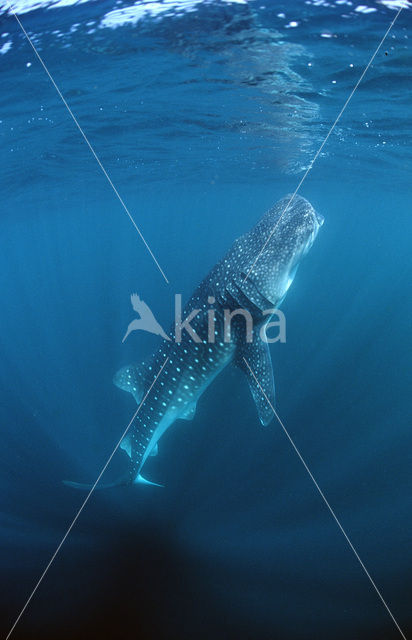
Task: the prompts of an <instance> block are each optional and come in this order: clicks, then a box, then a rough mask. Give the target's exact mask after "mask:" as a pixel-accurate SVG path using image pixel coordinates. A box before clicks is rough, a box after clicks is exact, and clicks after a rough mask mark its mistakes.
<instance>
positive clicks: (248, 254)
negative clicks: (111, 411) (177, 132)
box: [114, 196, 323, 483]
mask: <svg viewBox="0 0 412 640" xmlns="http://www.w3.org/2000/svg"><path fill="white" fill-rule="evenodd" d="M290 200H291V196H286V197H285V198H283V199H282V200H280V201H279V202H277V203H276V204H275V206H274V207H272V209H270V210H269V211H268V212H267V213H266V214H265V215H264V216H263V217H262V218H261V220H260V221H259V222H258V223H257V224H256V226H255V227H253V228H252V230H251V231H249V232H248V233H246V234H244V235H243V236H241V237H240V238H238V239H237V240H236V241H235V242H234V244H233V246H232V248H231V249H230V250H229V252H228V253H227V254H226V256H225V257H224V258H223V259H222V260H221V261H220V262H218V263H217V265H216V266H215V267H214V268H213V269H212V270H211V271H210V273H209V274H208V275H207V276H206V278H205V279H204V280H203V281H202V282H201V283H200V285H199V286H198V287H197V288H196V289H195V291H194V293H193V295H192V296H191V298H190V300H189V301H188V303H187V304H186V306H185V308H184V311H183V315H182V317H183V318H187V317H188V316H189V315H190V313H191V312H192V311H193V310H194V309H199V310H200V311H199V312H198V313H197V315H196V316H195V317H194V319H193V320H191V321H190V325H191V327H192V328H193V330H194V331H195V332H196V334H197V335H198V336H199V338H200V340H201V342H195V341H194V339H193V337H192V336H191V335H190V334H189V332H188V331H182V332H181V341H180V342H176V340H175V326H174V325H173V326H172V328H171V330H170V332H169V337H170V341H166V340H163V342H162V344H161V346H160V347H159V349H158V350H157V352H156V353H155V354H154V355H153V357H152V359H151V360H150V362H148V363H141V364H140V365H129V366H126V367H123V368H122V369H120V371H118V372H117V374H116V375H115V377H114V383H115V384H116V385H117V386H118V387H120V388H121V389H123V390H125V391H129V392H130V393H132V395H133V396H134V398H135V400H136V402H137V403H140V402H141V400H142V398H143V397H144V395H145V393H146V391H147V389H148V388H149V387H150V385H151V384H152V383H153V381H154V380H155V377H156V376H157V375H158V373H159V370H160V369H161V367H162V365H164V367H163V369H162V371H161V373H160V375H159V377H158V379H157V380H156V382H155V384H154V385H153V388H152V389H151V392H150V394H149V395H148V397H147V399H146V400H145V402H144V404H143V405H142V407H141V410H140V412H139V414H138V415H137V416H136V418H135V420H134V423H133V424H132V426H131V427H130V429H129V432H128V434H127V435H126V437H125V438H124V440H123V442H122V444H121V447H122V448H123V449H124V450H125V451H126V452H127V453H128V455H129V456H130V468H129V474H128V482H130V483H133V482H148V481H146V480H145V479H144V478H143V477H142V476H141V473H140V472H141V470H142V467H143V465H144V463H145V461H146V459H147V457H148V456H149V455H155V454H156V453H157V442H158V440H159V439H160V438H161V436H162V435H163V434H164V432H165V431H166V429H168V428H169V427H170V426H171V425H172V424H173V423H174V422H175V420H177V419H179V418H183V419H186V420H191V419H192V418H193V417H194V415H195V411H196V403H197V401H198V399H199V398H200V396H201V395H202V393H203V392H204V391H205V389H206V388H207V387H208V386H209V384H210V383H211V382H212V380H213V379H214V378H215V377H216V376H217V375H218V374H219V373H220V372H221V371H222V370H223V369H224V368H225V367H226V366H227V365H228V364H229V363H230V362H234V363H235V365H236V366H238V367H239V368H240V369H241V370H242V371H243V372H244V373H245V375H246V376H247V379H248V382H249V386H250V389H251V391H252V396H253V398H254V400H255V403H256V407H257V410H258V415H259V418H260V421H261V423H262V424H263V425H267V424H268V423H269V422H270V420H271V419H272V417H273V412H272V410H271V408H270V406H269V405H268V403H267V401H266V400H265V398H264V397H263V395H262V392H261V390H260V389H259V387H258V385H257V384H256V382H255V380H254V378H253V376H252V375H251V373H250V371H249V369H248V367H247V366H246V364H245V360H244V359H246V360H247V362H248V363H249V365H250V367H251V368H252V370H253V372H254V373H255V375H256V377H257V379H258V380H259V383H260V385H261V386H262V388H263V390H264V392H265V394H266V395H267V397H268V399H269V400H270V401H271V403H272V405H273V406H274V405H275V387H274V379H273V371H272V364H271V359H270V354H269V348H268V344H267V343H266V342H264V341H263V340H261V338H260V337H259V329H260V328H261V327H262V325H264V324H266V323H267V322H269V320H270V316H268V315H263V314H262V312H263V311H265V310H268V309H275V308H277V307H278V306H279V305H280V303H281V302H282V300H283V298H284V296H285V295H286V292H287V290H288V288H289V287H290V285H291V282H292V280H293V278H294V276H295V273H296V269H297V267H298V264H299V262H300V260H301V258H302V257H303V256H304V255H305V254H306V253H307V252H308V251H309V249H310V247H311V246H312V244H313V242H314V240H315V237H316V235H317V233H318V230H319V227H320V226H321V225H322V223H323V218H322V217H321V216H319V215H318V214H317V213H316V212H315V210H314V209H313V207H312V205H311V204H310V203H309V202H308V201H307V200H305V199H304V198H302V197H301V196H295V197H294V198H293V200H292V201H291V203H290V204H289V207H288V208H287V210H286V211H285V208H286V207H287V205H288V202H289V201H290ZM282 214H283V215H282ZM271 234H272V235H271ZM265 243H266V244H265ZM262 247H264V250H263V252H262V254H261V255H259V254H260V252H261V251H262ZM258 256H259V258H258V260H256V258H257V257H258ZM212 303H213V304H212ZM240 308H241V309H247V310H248V311H249V313H250V314H251V316H252V318H253V336H252V342H248V341H247V339H246V332H245V320H244V318H243V317H241V316H240V315H236V316H234V317H233V319H232V323H231V336H230V338H231V339H230V342H226V341H225V340H224V332H223V329H224V325H223V321H224V310H225V309H228V310H230V311H233V310H235V309H240ZM211 309H214V312H213V313H214V318H215V324H214V332H213V335H212V336H211V335H210V329H209V327H210V323H209V324H208V320H209V316H208V312H210V310H211ZM211 339H214V342H211ZM166 359H167V360H166ZM165 361H166V364H164V363H165Z"/></svg>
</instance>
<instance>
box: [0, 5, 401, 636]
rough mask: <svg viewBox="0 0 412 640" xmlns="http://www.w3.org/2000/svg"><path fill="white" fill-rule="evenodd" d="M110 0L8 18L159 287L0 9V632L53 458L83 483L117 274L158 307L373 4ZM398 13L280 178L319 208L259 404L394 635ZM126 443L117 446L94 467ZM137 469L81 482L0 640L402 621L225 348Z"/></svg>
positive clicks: (59, 502) (17, 593)
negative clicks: (186, 413) (126, 4)
mask: <svg viewBox="0 0 412 640" xmlns="http://www.w3.org/2000/svg"><path fill="white" fill-rule="evenodd" d="M177 4H178V3H176V5H177ZM119 6H122V5H116V7H114V6H113V3H112V2H99V3H86V4H84V5H79V6H78V7H68V8H66V9H59V8H53V9H46V8H42V9H39V10H37V11H30V12H27V13H21V14H20V17H21V19H22V22H23V24H24V25H25V28H26V29H27V30H28V31H29V32H30V34H31V35H33V36H34V37H35V43H36V46H38V47H39V50H40V52H41V55H42V56H43V57H44V60H45V62H46V64H47V66H48V67H49V69H50V71H51V73H52V74H53V76H54V78H55V80H56V82H57V84H58V85H59V87H60V89H61V90H62V92H63V94H64V95H65V97H66V98H67V100H68V102H69V104H70V106H71V107H72V109H73V111H74V113H75V114H76V116H77V117H78V119H79V122H80V124H81V126H82V127H84V130H85V132H86V134H87V135H88V136H89V138H90V141H91V143H92V144H93V145H94V147H95V149H96V152H97V153H98V155H99V157H100V158H101V160H102V162H103V164H104V165H105V167H106V169H107V171H108V173H109V174H110V176H111V178H112V180H113V182H114V184H115V185H116V187H117V188H118V189H119V192H120V193H121V195H122V197H123V198H124V200H125V202H126V203H127V206H128V207H129V209H130V211H131V213H132V215H133V216H134V217H135V219H136V221H137V223H138V224H139V226H140V228H141V230H142V231H143V233H144V235H145V238H146V240H147V241H148V243H149V244H150V246H151V248H152V250H153V251H154V253H155V255H156V257H157V259H158V260H159V262H160V264H161V266H162V268H163V269H164V271H165V272H166V274H167V277H168V279H169V280H170V285H169V286H168V285H166V283H165V282H164V280H163V279H162V277H161V275H160V273H159V272H158V271H157V269H156V267H155V265H154V263H153V262H152V260H151V258H150V256H149V255H148V253H147V251H146V250H145V248H144V246H143V244H142V242H141V240H140V239H139V237H138V235H137V233H136V231H135V230H134V229H133V227H132V225H131V223H130V221H129V220H128V218H127V216H126V214H125V212H124V211H123V209H122V208H121V206H120V204H119V202H118V201H117V199H116V197H115V196H114V194H113V192H112V191H111V189H110V186H109V185H108V183H107V182H106V180H105V178H104V176H103V175H102V174H101V172H100V170H99V168H98V166H97V164H96V162H95V160H94V159H93V157H92V156H91V154H90V151H89V150H88V149H87V147H86V145H85V143H84V141H83V140H82V139H81V136H80V134H79V132H78V130H77V129H76V128H75V126H74V124H73V122H72V121H71V119H70V117H69V115H68V113H67V112H66V111H65V109H64V107H63V105H62V104H61V102H60V100H59V98H58V96H57V94H56V92H55V90H54V89H53V87H52V86H51V84H50V81H49V80H48V78H47V76H46V74H45V72H44V70H43V69H42V68H41V67H40V65H39V63H38V61H37V60H36V59H35V57H34V55H33V52H32V51H31V50H30V47H29V45H28V43H27V41H24V38H23V36H22V34H21V32H20V30H19V27H18V25H17V24H16V22H15V20H14V18H12V17H11V16H8V17H7V16H6V15H5V13H3V14H2V15H1V16H0V19H1V28H0V35H1V34H4V33H5V34H6V35H5V36H4V35H3V36H2V37H1V41H0V47H1V46H2V44H3V43H5V42H10V44H11V46H10V48H9V49H8V50H6V51H5V52H4V53H3V55H1V56H0V73H1V82H2V92H1V94H0V120H1V122H0V139H1V143H2V156H1V160H0V162H1V167H0V169H1V175H2V213H1V251H0V292H1V299H2V311H1V316H0V322H1V325H0V349H1V359H0V381H1V391H2V394H1V406H0V419H1V446H0V456H1V457H0V474H1V476H0V482H1V488H2V502H1V514H0V518H1V520H0V525H1V529H0V546H1V560H0V562H1V570H2V575H3V585H2V604H1V611H0V617H1V625H2V631H4V633H6V632H7V630H8V629H9V628H10V626H11V624H12V623H13V621H14V619H15V618H16V616H17V614H18V612H19V610H20V609H21V607H22V606H23V604H24V602H25V600H26V598H27V597H28V595H29V594H30V591H31V589H32V588H33V586H34V584H35V583H36V581H37V579H38V577H39V575H40V573H41V571H42V570H43V569H44V567H45V566H46V564H47V562H48V560H49V558H50V556H51V555H52V553H53V551H54V550H55V548H56V546H57V544H58V543H59V541H60V540H61V538H62V536H63V534H64V532H65V531H66V529H67V527H68V525H69V524H70V522H71V520H72V518H73V517H74V514H75V513H76V511H77V509H78V508H79V507H80V505H81V502H82V500H83V498H84V496H83V494H80V493H77V492H75V491H72V490H70V489H68V488H66V487H64V486H63V484H62V482H61V481H62V480H63V479H65V478H71V479H75V480H84V481H93V480H94V479H95V478H96V477H97V475H98V473H99V471H100V469H101V467H102V466H103V464H104V463H105V461H106V459H107V458H108V456H109V455H110V453H111V451H112V449H113V447H114V445H115V443H116V442H117V440H118V438H119V437H120V434H121V433H122V432H123V430H124V428H125V426H126V425H127V423H128V421H129V419H130V416H131V415H132V413H133V411H134V410H135V404H134V401H133V398H132V397H131V396H127V395H126V394H123V393H122V392H121V391H119V390H118V389H117V388H115V387H114V386H113V384H112V376H113V374H114V373H115V371H116V370H117V369H118V368H119V367H120V366H122V365H123V364H127V363H128V362H130V361H138V360H140V359H143V358H144V357H145V356H147V355H148V354H150V352H151V351H152V350H153V349H155V348H156V346H157V344H158V342H157V338H156V337H154V336H148V335H143V334H142V335H140V334H137V333H134V334H132V335H131V336H130V337H129V339H128V340H127V342H126V343H125V344H122V343H121V338H122V336H123V335H124V332H125V329H126V327H127V324H128V323H129V322H130V320H131V319H132V318H133V312H132V309H131V306H130V301H129V296H130V293H132V292H133V291H137V292H138V293H139V294H140V295H141V296H142V298H143V299H144V300H146V301H147V302H148V303H149V304H150V306H151V308H152V309H153V310H154V312H155V313H156V316H157V317H158V319H159V320H160V321H161V322H162V324H163V325H164V326H168V324H169V322H170V321H171V319H172V317H173V295H174V293H175V292H177V293H182V294H183V295H184V297H186V298H187V297H188V296H189V295H190V293H191V291H192V289H193V288H194V287H195V286H196V284H197V283H198V282H199V280H200V279H201V278H202V277H203V276H204V275H205V274H206V272H207V270H208V269H209V268H210V267H211V266H212V265H213V264H214V263H215V262H216V261H217V260H218V259H220V257H221V256H222V255H223V253H224V252H225V251H226V250H227V249H228V247H229V246H230V245H231V243H232V242H233V240H234V239H235V238H236V237H237V236H238V235H240V234H241V233H243V232H244V231H246V230H247V229H249V228H250V227H251V226H252V225H254V224H255V222H256V221H257V219H258V218H259V217H260V216H261V215H262V214H263V212H264V211H265V210H266V209H267V208H268V207H270V206H271V205H272V204H273V203H274V202H275V201H276V200H277V199H278V198H280V197H282V196H283V195H285V193H287V192H290V191H293V190H294V189H295V187H296V185H297V183H298V181H299V179H300V177H301V176H302V175H303V171H304V169H305V168H306V167H307V166H308V163H309V161H310V159H311V158H312V157H313V155H314V153H315V152H316V150H317V148H318V147H319V144H320V142H321V141H322V139H323V138H324V136H325V135H326V133H327V131H328V129H329V127H330V125H331V124H332V122H333V121H334V119H335V117H336V115H337V113H338V112H339V110H340V108H341V107H342V105H343V103H344V101H345V100H346V98H347V96H348V94H349V92H350V90H351V89H352V87H353V86H354V84H355V82H356V81H357V79H358V77H359V76H360V73H361V72H362V70H363V68H364V66H365V64H366V62H367V60H368V58H369V56H370V54H371V53H372V51H373V50H374V48H375V47H376V46H377V44H378V42H379V40H380V38H381V37H382V35H383V33H384V31H385V30H386V28H387V26H388V25H389V22H390V20H392V19H393V17H394V15H395V13H394V11H393V10H389V9H388V8H386V7H384V6H383V5H378V4H374V3H369V6H370V7H371V8H375V9H376V11H374V12H370V13H363V12H360V11H355V8H354V6H352V7H351V6H349V5H348V6H346V5H331V6H329V7H322V6H315V5H313V6H312V5H311V4H310V3H304V2H294V3H293V5H291V4H290V3H288V4H286V3H280V2H270V3H268V2H266V3H265V2H257V3H253V2H251V3H249V4H248V5H242V4H231V3H220V4H214V3H211V4H208V3H203V4H202V5H196V6H195V7H194V8H195V10H194V11H193V12H192V11H191V12H185V11H183V9H182V6H183V5H182V6H180V9H179V8H178V9H176V7H175V10H174V11H171V15H169V16H163V17H161V18H159V17H157V18H156V17H154V18H153V17H152V18H151V19H150V18H149V19H147V18H145V19H142V20H141V21H139V22H136V23H134V24H128V25H123V26H119V27H118V28H111V27H108V26H106V27H105V26H104V25H105V24H107V20H108V18H107V14H108V13H109V12H110V11H111V10H113V9H114V8H118V7H119ZM292 7H293V8H292ZM104 16H106V18H105V17H104ZM282 16H284V17H282ZM105 20H106V22H105ZM410 20H411V14H410V11H409V10H405V11H404V12H403V13H402V14H401V16H400V17H399V21H398V22H397V24H396V25H395V27H394V29H393V32H392V33H391V35H390V37H389V39H388V41H387V42H386V43H385V45H384V47H383V48H382V50H381V52H380V53H379V54H378V56H377V58H376V60H375V63H374V65H373V68H372V69H371V70H370V71H369V73H368V75H367V77H366V79H365V81H364V82H363V83H362V85H361V87H360V88H359V90H358V92H357V93H356V94H355V97H354V99H353V101H352V102H351V103H350V105H349V107H348V109H347V111H346V112H345V114H344V116H343V118H342V120H341V121H340V122H339V124H338V126H337V128H336V129H335V131H334V133H333V134H332V136H331V138H330V139H329V141H328V143H327V145H326V147H325V149H324V151H323V153H322V154H321V156H320V157H319V159H318V160H317V163H316V164H315V166H314V169H313V170H312V171H311V173H310V174H309V176H308V178H307V181H306V182H305V184H304V186H303V188H302V190H301V193H302V195H304V196H305V197H306V198H308V199H309V200H310V201H311V202H312V204H313V205H314V206H315V207H316V209H317V210H319V212H320V213H322V214H323V215H324V216H325V224H324V226H323V227H322V229H321V231H320V233H319V236H318V239H317V240H316V242H315V245H314V247H313V249H312V250H311V252H310V254H309V255H308V257H307V259H305V261H304V263H303V264H302V265H301V268H300V270H299V272H298V274H297V276H296V279H295V281H294V284H293V286H292V288H291V290H290V292H289V294H288V297H287V299H286V301H285V303H284V306H283V310H284V312H285V314H286V318H287V342H286V344H285V345H274V346H273V347H272V358H273V364H274V370H275V379H276V384H277V403H278V410H279V413H280V415H281V417H282V419H283V420H284V421H285V424H286V427H287V429H288V431H289V433H290V435H291V436H292V438H293V439H294V441H295V443H296V445H297V447H298V448H299V450H300V451H301V453H302V455H303V457H304V459H305V460H306V462H307V464H308V466H309V467H310V469H311V471H312V473H313V474H314V476H315V478H316V479H317V481H318V482H319V485H320V486H321V488H322V490H323V491H324V493H325V495H326V496H327V498H328V500H329V501H330V503H331V505H332V507H333V508H334V510H335V511H336V514H337V515H338V517H339V519H340V520H341V522H342V525H343V527H344V528H345V530H346V532H347V533H348V535H349V537H350V539H351V541H352V542H353V544H354V546H355V547H356V549H357V550H358V552H359V554H360V557H361V558H362V560H363V562H364V563H365V565H366V566H367V567H368V569H369V571H370V573H371V575H372V576H373V578H374V580H375V581H376V583H377V585H378V587H379V588H380V590H381V591H382V594H383V596H384V597H385V599H386V600H387V602H388V605H389V607H390V608H391V610H392V612H393V614H394V616H395V617H396V619H397V620H398V622H399V624H400V625H401V627H402V628H403V630H404V631H405V633H407V631H408V630H411V628H412V618H411V609H410V602H411V596H412V585H411V579H410V576H411V570H412V553H411V524H412V516H411V506H412V505H411V490H412V481H411V444H412V437H411V432H410V424H411V400H410V397H411V383H410V371H411V364H412V347H411V318H412V299H411V296H410V278H411V255H410V238H411V231H412V223H411V209H410V202H411V198H410V166H411V147H410V140H411V137H410V136H411V130H412V127H411V118H410V103H411V85H410V73H411V69H410V65H411V60H412V59H411V51H410V45H409V42H410V40H409V39H408V37H409V38H410V37H411V30H410ZM290 21H296V22H298V25H297V26H296V27H291V26H288V25H289V23H290ZM87 23H90V24H87ZM73 25H79V26H78V27H73ZM53 32H54V33H53ZM325 36H330V37H325ZM27 63H31V64H29V66H27ZM351 65H353V66H351ZM333 81H335V82H333ZM125 464H126V458H125V456H124V454H123V453H122V452H120V453H118V454H117V456H116V459H115V460H114V461H113V464H112V465H111V467H110V469H109V470H108V471H107V478H109V477H115V476H116V475H117V473H118V472H119V471H121V470H123V469H124V465H125ZM146 475H147V476H148V477H150V478H151V479H153V480H155V481H158V482H162V483H164V484H165V488H164V489H163V490H158V489H154V488H148V487H140V486H139V487H135V488H131V489H115V490H111V491H107V492H96V494H95V495H94V496H93V498H92V499H91V501H90V503H89V504H88V505H87V507H86V509H85V511H84V512H83V513H82V515H81V517H80V519H79V521H78V523H77V524H76V526H75V529H74V530H73V532H72V534H71V535H70V537H69V539H68V540H67V541H66V543H65V545H64V546H63V548H62V550H61V552H60V554H59V556H58V558H57V559H56V561H55V563H54V564H53V566H52V568H51V569H50V571H49V573H48V574H47V576H46V578H45V580H44V582H43V584H42V585H41V587H40V589H39V591H38V592H37V594H36V595H35V597H34V599H33V601H32V603H31V604H30V606H29V608H28V609H27V612H26V613H25V615H24V617H23V618H22V620H21V622H20V623H19V625H18V626H17V628H16V631H15V635H14V637H16V638H28V637H37V636H39V637H40V636H41V637H43V638H49V637H50V638H52V637H53V638H55V637H57V636H58V637H62V638H65V637H70V638H73V637H76V638H81V637H88V638H90V637H99V638H115V637H116V638H156V639H157V638H178V637H179V638H186V637H187V638H193V637H201V638H212V637H215V638H231V637H236V638H243V637H248V638H253V639H255V638H256V639H260V638H262V639H263V638H282V639H289V638H290V639H294V638H305V639H312V638H313V639H315V638H316V639H318V638H328V639H329V638H331V637H334V638H340V637H342V638H343V637H344V638H353V639H355V638H356V639H358V638H359V639H362V640H363V639H368V638H373V639H374V640H376V639H379V638H385V640H389V639H390V638H397V637H400V636H399V632H398V631H397V630H396V628H395V626H394V625H393V623H392V621H391V619H390V617H389V616H388V614H387V612H386V611H385V609H384V607H383V605H382V603H381V602H380V600H379V598H378V597H377V594H376V593H375V592H374V590H373V588H372V586H371V584H370V583H369V581H368V579H367V577H366V576H365V574H364V573H363V571H362V569H361V567H360V566H359V564H358V562H357V560H356V558H355V557H354V555H353V553H352V552H351V550H350V549H349V547H348V545H347V543H346V541H345V539H344V537H343V536H342V533H341V532H340V531H339V529H338V527H337V525H336V523H335V522H334V521H333V519H332V517H331V515H330V513H329V512H328V511H327V509H326V507H325V505H324V503H323V502H322V500H321V498H320V496H319V494H318V493H317V491H316V489H315V487H314V485H313V484H312V482H311V480H310V478H309V477H308V475H307V473H306V471H305V469H304V468H303V466H302V464H301V462H300V461H299V459H298V457H297V455H296V453H295V452H294V451H293V449H292V447H291V445H290V443H289V442H288V440H287V438H286V436H285V435H284V433H283V432H282V430H281V428H280V426H279V425H278V424H277V423H276V422H275V421H274V422H273V423H272V424H271V425H270V427H268V428H267V429H262V427H261V426H260V424H259V422H258V419H257V416H256V412H255V408H254V406H253V402H252V399H251V397H250V396H249V392H248V389H247V384H246V382H245V381H244V380H243V379H242V374H241V373H240V372H238V371H236V370H235V369H234V368H232V367H229V368H228V369H227V371H226V372H225V374H223V375H221V376H220V377H219V378H218V379H217V380H216V381H215V382H214V383H213V384H212V386H211V387H210V388H209V389H208V390H207V392H206V393H205V395H204V397H202V399H201V400H200V402H199V405H198V410H197V414H196V417H195V419H194V420H193V421H192V422H184V421H179V422H177V423H176V424H175V425H174V426H173V428H172V429H170V431H169V432H167V433H166V435H165V436H164V437H163V439H162V441H161V443H160V453H159V456H158V457H157V458H154V459H150V460H149V461H148V463H147V474H146Z"/></svg>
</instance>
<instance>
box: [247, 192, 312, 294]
mask: <svg viewBox="0 0 412 640" xmlns="http://www.w3.org/2000/svg"><path fill="white" fill-rule="evenodd" d="M291 198H292V196H291V195H287V196H285V197H284V198H282V200H279V202H277V203H276V204H275V206H274V207H272V209H270V210H269V211H268V212H267V213H266V214H265V215H264V216H263V217H262V218H261V220H260V221H259V222H258V224H257V225H256V226H255V227H254V229H253V230H252V231H251V237H249V241H250V242H251V244H252V245H254V247H255V248H256V249H257V251H256V257H257V259H256V258H255V262H254V264H253V267H252V268H251V269H250V274H249V275H248V277H247V279H248V280H250V281H251V284H252V283H253V285H254V287H255V288H256V289H257V290H258V292H259V294H260V295H262V296H263V297H264V298H266V299H267V300H269V301H270V302H271V303H272V304H273V305H276V304H277V305H278V304H280V302H281V301H282V299H283V298H284V296H285V295H286V293H287V291H288V289H289V287H290V285H291V284H292V282H293V278H294V277H295V274H296V270H297V268H298V266H299V263H300V261H301V259H302V258H303V257H304V256H305V255H306V254H307V253H308V251H309V249H310V248H311V246H312V245H313V242H314V240H315V238H316V236H317V233H318V231H319V228H320V227H321V226H322V224H323V217H322V216H320V215H319V214H318V213H316V211H315V209H314V208H313V207H312V205H311V204H310V203H309V202H308V201H307V200H305V198H302V197H301V196H295V197H294V198H293V199H292V200H291Z"/></svg>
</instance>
